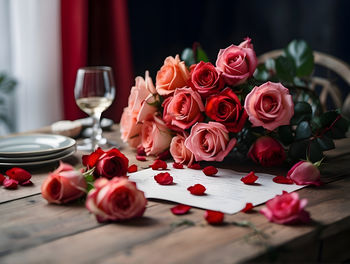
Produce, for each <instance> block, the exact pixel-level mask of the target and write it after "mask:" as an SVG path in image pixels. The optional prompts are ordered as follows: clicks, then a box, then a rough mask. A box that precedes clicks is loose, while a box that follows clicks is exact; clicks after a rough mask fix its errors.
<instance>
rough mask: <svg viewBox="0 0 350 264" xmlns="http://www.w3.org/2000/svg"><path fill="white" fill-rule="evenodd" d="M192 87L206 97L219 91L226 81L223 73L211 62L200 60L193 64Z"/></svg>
mask: <svg viewBox="0 0 350 264" xmlns="http://www.w3.org/2000/svg"><path fill="white" fill-rule="evenodd" d="M191 81H192V87H193V88H194V89H195V90H196V91H197V92H198V93H199V94H200V95H201V96H202V97H204V98H206V97H208V96H209V95H211V94H214V93H217V92H219V91H220V90H221V89H222V88H223V86H224V81H223V79H222V78H221V74H220V73H219V72H218V71H217V69H216V68H215V67H214V65H213V64H211V63H210V62H203V61H201V62H199V63H198V64H196V65H193V66H191Z"/></svg>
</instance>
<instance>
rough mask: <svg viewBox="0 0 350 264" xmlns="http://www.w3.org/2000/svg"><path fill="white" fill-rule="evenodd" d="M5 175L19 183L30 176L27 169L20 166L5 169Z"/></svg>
mask: <svg viewBox="0 0 350 264" xmlns="http://www.w3.org/2000/svg"><path fill="white" fill-rule="evenodd" d="M6 175H7V176H9V178H10V179H13V180H16V181H17V182H19V183H20V182H25V181H28V180H29V179H30V178H31V177H32V175H31V174H30V173H29V172H28V171H26V170H24V169H21V168H12V169H10V170H7V171H6Z"/></svg>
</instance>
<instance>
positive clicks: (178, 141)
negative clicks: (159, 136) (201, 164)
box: [170, 134, 193, 166]
mask: <svg viewBox="0 0 350 264" xmlns="http://www.w3.org/2000/svg"><path fill="white" fill-rule="evenodd" d="M185 139H186V137H185V136H182V135H180V134H178V135H177V136H175V137H173V139H172V140H171V143H170V154H171V156H172V157H173V159H174V160H175V162H176V163H182V164H183V163H184V164H188V165H189V166H190V165H191V164H192V162H193V153H192V152H191V151H190V150H189V149H188V148H186V146H185Z"/></svg>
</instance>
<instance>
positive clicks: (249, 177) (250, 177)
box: [241, 171, 259, 184]
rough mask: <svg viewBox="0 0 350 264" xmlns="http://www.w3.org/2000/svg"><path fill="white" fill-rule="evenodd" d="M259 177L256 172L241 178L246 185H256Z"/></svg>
mask: <svg viewBox="0 0 350 264" xmlns="http://www.w3.org/2000/svg"><path fill="white" fill-rule="evenodd" d="M258 178H259V177H258V176H256V175H255V174H254V171H251V172H249V173H248V174H247V175H246V176H244V177H242V178H241V181H242V182H244V184H254V183H255V181H256V180H257V179H258Z"/></svg>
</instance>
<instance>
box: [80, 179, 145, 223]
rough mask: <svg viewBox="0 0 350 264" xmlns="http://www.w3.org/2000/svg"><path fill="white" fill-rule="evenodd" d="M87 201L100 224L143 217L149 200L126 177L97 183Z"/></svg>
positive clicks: (99, 180)
mask: <svg viewBox="0 0 350 264" xmlns="http://www.w3.org/2000/svg"><path fill="white" fill-rule="evenodd" d="M94 187H95V188H94V189H92V190H91V191H90V192H89V194H88V196H87V199H86V208H87V209H88V210H89V211H90V212H91V213H93V214H95V215H96V219H97V221H99V222H106V221H122V220H127V219H131V218H135V217H140V216H142V215H143V213H144V211H145V209H146V204H147V200H146V198H145V195H144V193H143V192H142V191H140V190H138V189H137V187H136V184H135V183H134V182H131V181H129V180H128V179H127V178H126V177H118V178H113V179H112V180H110V181H109V180H107V179H105V178H100V179H97V180H96V181H95V184H94Z"/></svg>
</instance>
